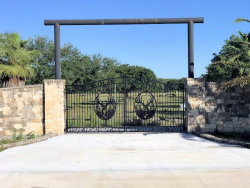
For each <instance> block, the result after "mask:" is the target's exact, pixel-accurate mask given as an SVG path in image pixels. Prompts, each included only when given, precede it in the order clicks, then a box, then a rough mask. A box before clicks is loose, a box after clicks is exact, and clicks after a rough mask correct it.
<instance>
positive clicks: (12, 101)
mask: <svg viewBox="0 0 250 188" xmlns="http://www.w3.org/2000/svg"><path fill="white" fill-rule="evenodd" d="M14 129H17V130H20V129H23V131H24V134H28V133H29V132H32V131H33V132H35V134H37V135H41V134H43V85H33V86H25V87H19V88H18V87H17V88H1V89H0V136H5V135H12V133H13V131H14Z"/></svg>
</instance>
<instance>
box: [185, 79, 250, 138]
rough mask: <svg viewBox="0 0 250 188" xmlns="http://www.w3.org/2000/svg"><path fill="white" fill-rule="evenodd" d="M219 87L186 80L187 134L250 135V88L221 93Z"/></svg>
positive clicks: (202, 81) (209, 83)
mask: <svg viewBox="0 0 250 188" xmlns="http://www.w3.org/2000/svg"><path fill="white" fill-rule="evenodd" d="M218 86H219V85H218V84H217V83H214V82H205V80H204V79H190V78H189V79H187V81H186V87H187V89H186V106H187V110H186V126H187V129H188V131H189V132H218V133H226V134H250V87H249V86H248V87H244V88H241V87H237V88H233V89H228V90H227V91H225V92H219V91H218V89H217V88H218Z"/></svg>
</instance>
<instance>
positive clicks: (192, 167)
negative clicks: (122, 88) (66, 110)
mask: <svg viewBox="0 0 250 188" xmlns="http://www.w3.org/2000/svg"><path fill="white" fill-rule="evenodd" d="M0 187H18V188H19V187H98V188H100V187H114V188H117V187H143V188H144V187H250V150H249V149H246V148H242V147H239V146H231V145H226V144H219V143H214V142H211V141H208V140H205V139H202V138H199V137H196V136H194V135H191V134H185V133H109V134H108V133H98V134H68V135H64V136H58V137H54V138H51V139H49V140H46V141H43V142H39V143H35V144H30V145H27V146H20V147H15V148H10V149H7V150H5V151H3V152H0Z"/></svg>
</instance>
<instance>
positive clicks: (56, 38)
mask: <svg viewBox="0 0 250 188" xmlns="http://www.w3.org/2000/svg"><path fill="white" fill-rule="evenodd" d="M54 44H55V73H56V79H61V61H60V56H61V55H60V25H59V24H55V25H54Z"/></svg>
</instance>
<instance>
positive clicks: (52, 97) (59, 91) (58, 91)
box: [44, 79, 65, 135]
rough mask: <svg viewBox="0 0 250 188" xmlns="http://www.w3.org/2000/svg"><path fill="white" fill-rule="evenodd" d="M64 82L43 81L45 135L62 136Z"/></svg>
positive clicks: (63, 124)
mask: <svg viewBox="0 0 250 188" xmlns="http://www.w3.org/2000/svg"><path fill="white" fill-rule="evenodd" d="M64 91H65V80H59V79H57V80H44V108H45V109H44V110H45V112H44V116H45V117H44V118H45V133H46V134H55V135H62V134H64V128H65V113H64V110H65V95H64Z"/></svg>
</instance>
